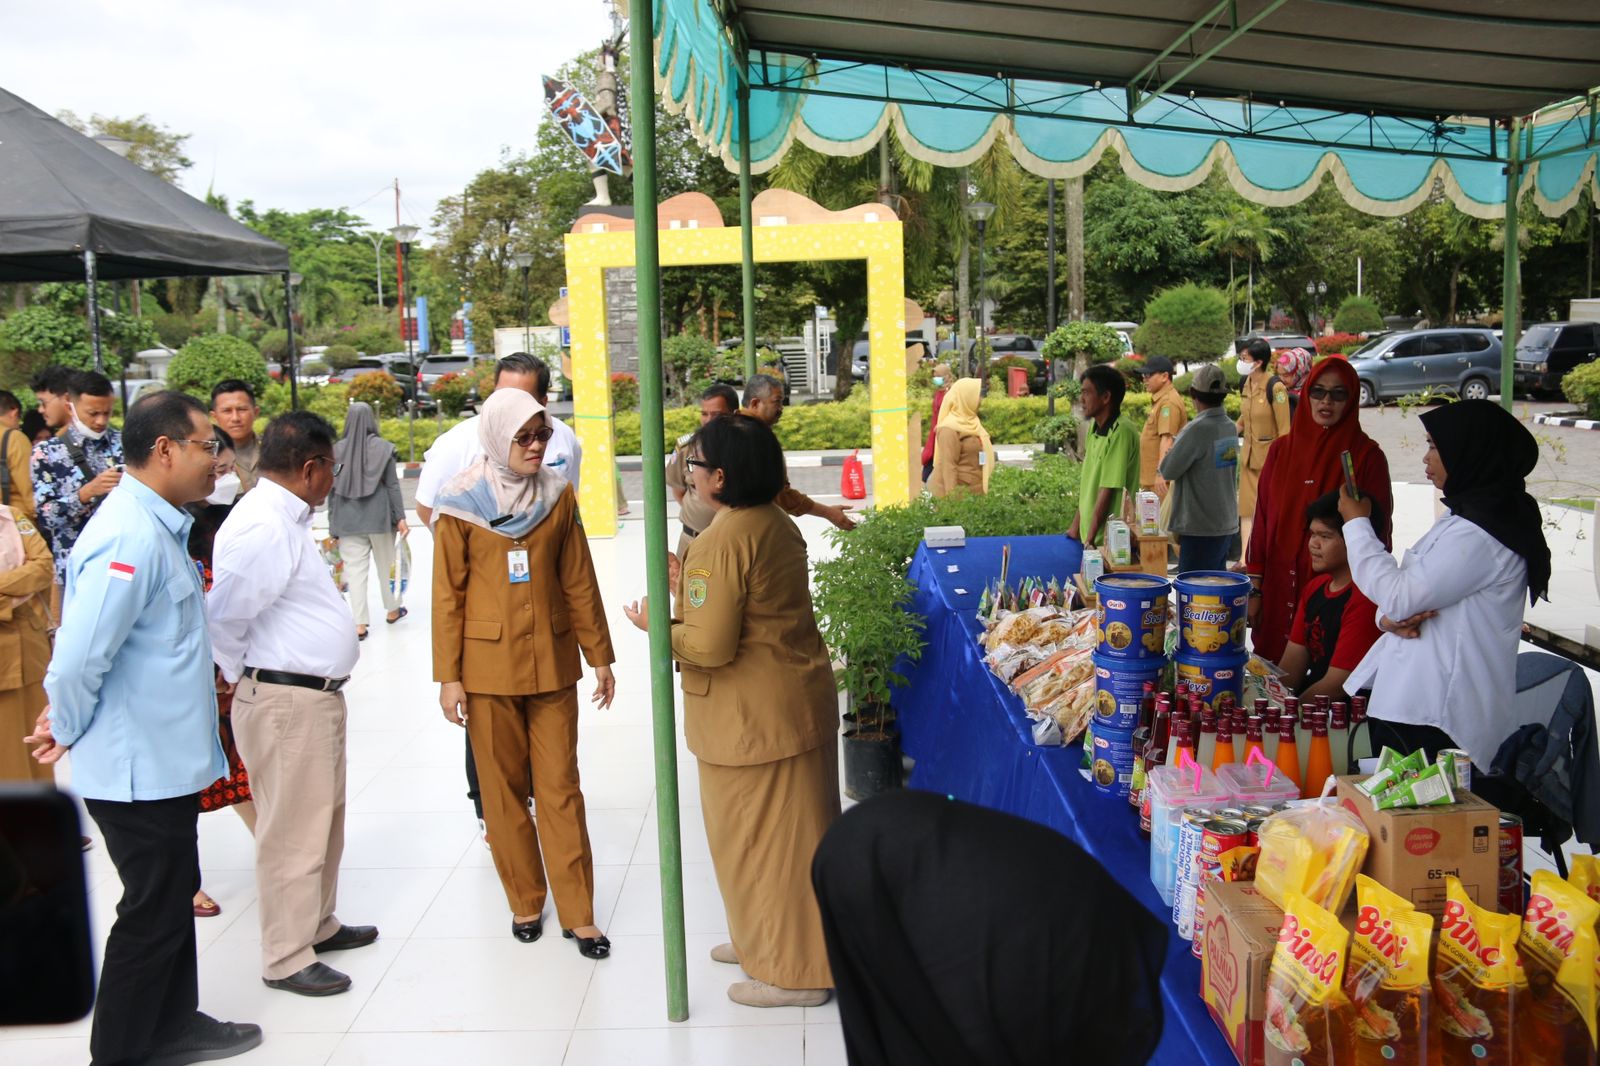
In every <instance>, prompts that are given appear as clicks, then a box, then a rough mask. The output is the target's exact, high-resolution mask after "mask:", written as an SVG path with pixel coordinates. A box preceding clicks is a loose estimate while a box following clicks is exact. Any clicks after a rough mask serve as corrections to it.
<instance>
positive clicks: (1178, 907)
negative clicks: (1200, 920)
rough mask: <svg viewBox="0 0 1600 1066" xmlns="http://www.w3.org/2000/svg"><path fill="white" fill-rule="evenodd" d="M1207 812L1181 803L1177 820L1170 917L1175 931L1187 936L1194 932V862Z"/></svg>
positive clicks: (1208, 816)
mask: <svg viewBox="0 0 1600 1066" xmlns="http://www.w3.org/2000/svg"><path fill="white" fill-rule="evenodd" d="M1210 818H1211V812H1210V811H1208V810H1205V809H1204V808H1200V807H1185V808H1184V810H1183V814H1182V816H1181V817H1180V819H1179V821H1178V851H1177V859H1178V870H1177V876H1176V877H1175V878H1174V880H1173V886H1172V921H1173V924H1174V925H1176V926H1177V927H1178V935H1179V936H1181V937H1183V939H1185V940H1188V939H1189V938H1190V937H1191V936H1192V935H1194V886H1195V872H1194V862H1195V859H1196V858H1198V857H1199V855H1200V845H1201V842H1202V841H1203V840H1204V838H1205V823H1206V822H1207V821H1209V820H1210Z"/></svg>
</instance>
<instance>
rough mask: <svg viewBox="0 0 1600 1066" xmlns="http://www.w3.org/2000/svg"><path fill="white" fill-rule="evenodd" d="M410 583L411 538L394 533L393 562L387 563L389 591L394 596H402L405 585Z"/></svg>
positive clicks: (404, 592)
mask: <svg viewBox="0 0 1600 1066" xmlns="http://www.w3.org/2000/svg"><path fill="white" fill-rule="evenodd" d="M410 584H411V538H410V537H402V536H401V535H400V534H398V533H396V534H395V538H394V562H393V563H390V564H389V591H390V593H392V594H393V595H395V596H404V595H405V594H406V587H407V586H408V585H410Z"/></svg>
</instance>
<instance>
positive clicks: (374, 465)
mask: <svg viewBox="0 0 1600 1066" xmlns="http://www.w3.org/2000/svg"><path fill="white" fill-rule="evenodd" d="M333 458H334V469H336V470H338V471H339V472H338V473H337V474H335V475H334V478H333V492H332V493H330V494H329V496H328V535H329V536H331V537H338V538H339V555H340V557H341V558H342V559H344V574H345V578H346V579H347V580H349V582H350V610H351V612H352V613H353V614H354V615H355V616H356V635H357V636H359V637H360V638H361V639H362V640H366V639H367V573H368V571H369V570H370V569H371V567H372V565H373V564H374V563H376V564H377V570H378V591H379V593H380V594H382V596H383V609H384V610H385V611H387V612H388V613H387V614H386V615H385V616H384V621H386V622H388V623H389V624H390V625H393V624H394V623H396V622H398V621H400V619H402V618H404V617H405V616H406V609H405V605H404V604H402V603H401V602H400V589H399V587H398V586H399V582H398V581H391V577H392V576H394V577H397V576H398V575H397V574H395V567H394V557H395V539H394V538H395V534H399V535H400V536H402V537H403V536H405V535H406V533H407V529H406V505H405V503H404V502H403V501H402V500H401V498H400V476H399V474H398V472H397V471H396V470H395V465H394V445H393V444H390V443H389V442H388V441H386V440H384V439H383V438H382V437H380V436H378V422H377V419H375V418H374V417H373V416H372V408H370V407H368V406H367V405H366V404H364V403H353V404H351V405H350V410H348V411H346V412H345V416H344V436H343V437H341V438H340V439H339V441H338V443H337V444H335V445H334V446H333Z"/></svg>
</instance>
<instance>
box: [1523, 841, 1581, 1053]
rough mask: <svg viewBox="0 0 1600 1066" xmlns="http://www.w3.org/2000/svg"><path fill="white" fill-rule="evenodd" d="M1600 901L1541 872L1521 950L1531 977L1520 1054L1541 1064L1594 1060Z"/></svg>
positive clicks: (1530, 897)
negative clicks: (1597, 930)
mask: <svg viewBox="0 0 1600 1066" xmlns="http://www.w3.org/2000/svg"><path fill="white" fill-rule="evenodd" d="M1597 918H1600V903H1596V902H1595V901H1594V900H1592V899H1590V898H1589V896H1588V894H1587V893H1586V892H1584V891H1583V890H1582V889H1580V888H1578V886H1576V885H1574V884H1571V883H1569V882H1567V881H1563V880H1561V878H1560V877H1558V876H1556V874H1555V873H1554V872H1553V871H1550V870H1535V871H1534V873H1533V888H1532V890H1531V891H1529V893H1528V909H1527V911H1526V912H1525V913H1524V914H1523V916H1522V936H1521V937H1520V938H1519V939H1518V940H1517V950H1518V952H1520V954H1521V956H1522V965H1523V970H1524V972H1525V973H1526V974H1527V978H1528V1009H1527V1011H1526V1012H1525V1013H1522V1014H1519V1016H1518V1022H1519V1027H1518V1035H1517V1049H1516V1050H1517V1054H1518V1055H1519V1057H1520V1056H1522V1055H1523V1054H1524V1053H1526V1057H1527V1061H1528V1062H1529V1063H1532V1064H1535V1066H1544V1064H1547V1063H1548V1064H1550V1066H1555V1064H1558V1063H1559V1064H1563V1066H1565V1064H1567V1063H1585V1062H1589V1063H1592V1062H1594V1059H1595V1002H1596V1000H1595V965H1596V961H1597V956H1600V946H1597V941H1596V939H1595V931H1594V923H1595V920H1596V919H1597Z"/></svg>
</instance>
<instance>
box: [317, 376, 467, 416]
mask: <svg viewBox="0 0 1600 1066" xmlns="http://www.w3.org/2000/svg"><path fill="white" fill-rule="evenodd" d="M456 376H459V375H452V374H446V375H445V377H456ZM440 380H443V378H441V379H440ZM437 384H438V383H437V382H435V385H436V386H437ZM345 395H346V398H347V399H348V400H349V402H351V403H355V402H358V401H359V402H361V403H365V404H370V405H371V407H372V410H373V412H374V413H376V414H377V416H378V417H379V418H382V417H383V416H384V414H385V413H386V412H387V413H391V414H392V413H396V412H398V411H399V410H400V403H401V401H403V400H404V399H405V397H406V394H405V390H403V389H401V388H400V383H399V382H398V381H396V380H395V379H394V378H392V377H390V376H389V375H388V374H385V373H384V372H383V371H381V370H374V371H372V372H371V373H368V374H357V375H356V377H355V380H354V381H352V382H350V384H349V386H348V388H347V389H346V394H345ZM439 406H440V407H444V406H445V403H444V401H443V400H440V401H439ZM454 413H455V414H460V413H461V409H460V408H459V407H458V408H456V410H455V412H454ZM342 417H343V416H342V414H341V418H342Z"/></svg>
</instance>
